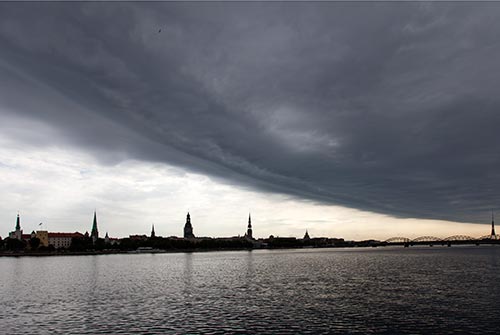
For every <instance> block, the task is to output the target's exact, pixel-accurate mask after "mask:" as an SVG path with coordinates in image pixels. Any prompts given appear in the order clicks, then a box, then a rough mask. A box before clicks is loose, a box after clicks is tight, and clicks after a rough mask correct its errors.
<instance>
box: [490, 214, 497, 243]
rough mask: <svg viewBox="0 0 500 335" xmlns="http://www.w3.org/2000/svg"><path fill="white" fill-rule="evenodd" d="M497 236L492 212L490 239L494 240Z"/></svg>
mask: <svg viewBox="0 0 500 335" xmlns="http://www.w3.org/2000/svg"><path fill="white" fill-rule="evenodd" d="M496 237H497V235H496V234H495V217H494V215H493V211H491V238H492V239H496Z"/></svg>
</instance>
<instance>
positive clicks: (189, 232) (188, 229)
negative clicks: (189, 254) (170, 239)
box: [184, 212, 194, 238]
mask: <svg viewBox="0 0 500 335" xmlns="http://www.w3.org/2000/svg"><path fill="white" fill-rule="evenodd" d="M184 238H194V234H193V226H192V225H191V216H190V215H189V212H188V213H187V216H186V224H185V225H184Z"/></svg>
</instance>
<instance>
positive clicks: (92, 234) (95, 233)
mask: <svg viewBox="0 0 500 335" xmlns="http://www.w3.org/2000/svg"><path fill="white" fill-rule="evenodd" d="M90 237H92V243H95V242H96V241H97V239H98V238H99V231H98V230H97V213H96V211H94V222H93V223H92V231H91V232H90Z"/></svg>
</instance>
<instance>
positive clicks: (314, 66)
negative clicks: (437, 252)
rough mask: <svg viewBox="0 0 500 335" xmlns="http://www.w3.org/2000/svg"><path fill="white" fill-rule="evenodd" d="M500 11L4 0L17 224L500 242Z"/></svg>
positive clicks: (2, 200) (11, 213)
mask: <svg viewBox="0 0 500 335" xmlns="http://www.w3.org/2000/svg"><path fill="white" fill-rule="evenodd" d="M498 17H500V4H498V3H469V2H467V3H418V2H411V3H407V2H397V3H394V2H381V3H366V2H362V3H346V2H333V3H322V2H314V3H304V2H299V3H276V2H273V3H262V2H257V3H251V2H244V3H241V2H231V3H225V2H215V3H200V2H190V3H178V2H176V3H157V2H148V3H140V2H131V3H113V2H105V3H96V2H92V3H59V2H50V3H0V144H1V147H0V188H1V193H0V220H1V221H0V235H1V236H2V237H3V236H5V235H7V233H8V231H10V230H12V229H13V228H14V225H15V216H16V214H17V211H20V212H21V216H22V220H23V221H22V225H23V228H24V229H25V231H31V230H33V229H37V228H38V223H39V222H44V225H45V228H47V229H49V230H51V231H54V230H57V231H74V230H79V231H85V230H89V229H90V227H91V221H92V212H93V210H94V209H97V211H98V219H99V227H100V230H101V235H103V234H104V233H105V231H109V232H110V234H111V235H112V236H125V235H128V234H132V233H147V234H149V231H150V229H151V224H152V223H155V227H156V231H157V233H158V234H160V235H164V236H168V235H181V234H182V226H183V223H184V219H185V214H186V212H187V211H188V210H189V211H191V213H192V218H193V225H194V232H195V234H196V235H201V236H231V235H237V234H243V233H244V230H245V225H246V219H247V216H248V212H249V211H251V212H252V215H253V217H254V225H255V229H254V231H255V235H257V236H261V237H264V236H268V235H269V234H275V235H280V236H284V235H293V236H302V235H303V233H304V232H305V229H309V231H310V233H311V235H313V236H314V235H316V236H319V235H323V236H325V235H329V236H340V235H341V236H342V237H345V238H371V237H374V238H384V237H386V238H387V237H390V236H393V235H402V234H405V235H407V236H418V235H421V234H424V235H443V236H446V235H454V234H459V233H460V234H462V233H467V234H473V235H477V236H479V235H486V234H487V233H488V227H487V226H486V224H488V222H489V220H490V219H489V217H490V211H491V210H498V209H499V208H500V195H499V192H498V191H499V184H500V169H499V167H500V150H499V144H500V132H499V129H498V128H499V127H500V108H499V107H500V94H499V87H500V82H499V81H500V80H499V78H500V62H499V61H498V59H499V56H500V22H499V21H498Z"/></svg>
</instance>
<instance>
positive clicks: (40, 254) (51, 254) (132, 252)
mask: <svg viewBox="0 0 500 335" xmlns="http://www.w3.org/2000/svg"><path fill="white" fill-rule="evenodd" d="M495 245H500V243H498V242H492V243H480V244H465V243H460V244H454V245H452V246H454V247H457V246H458V247H463V246H469V247H480V246H495ZM394 247H397V249H409V250H411V249H412V248H415V247H426V248H431V249H432V248H439V249H441V248H446V249H448V248H449V246H447V245H441V244H439V245H438V244H436V245H426V244H418V245H414V246H411V247H410V248H405V247H404V246H403V245H396V244H394V245H377V246H367V245H351V246H346V245H343V246H326V247H296V248H294V247H286V248H227V249H201V248H200V249H171V250H161V249H154V250H140V251H138V250H126V251H125V250H102V251H63V252H57V251H56V252H54V251H52V252H0V257H14V258H15V257H54V256H99V255H120V254H121V255H137V254H176V253H195V252H202V253H205V252H220V251H253V250H301V249H305V250H311V249H373V248H382V249H386V248H394Z"/></svg>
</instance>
